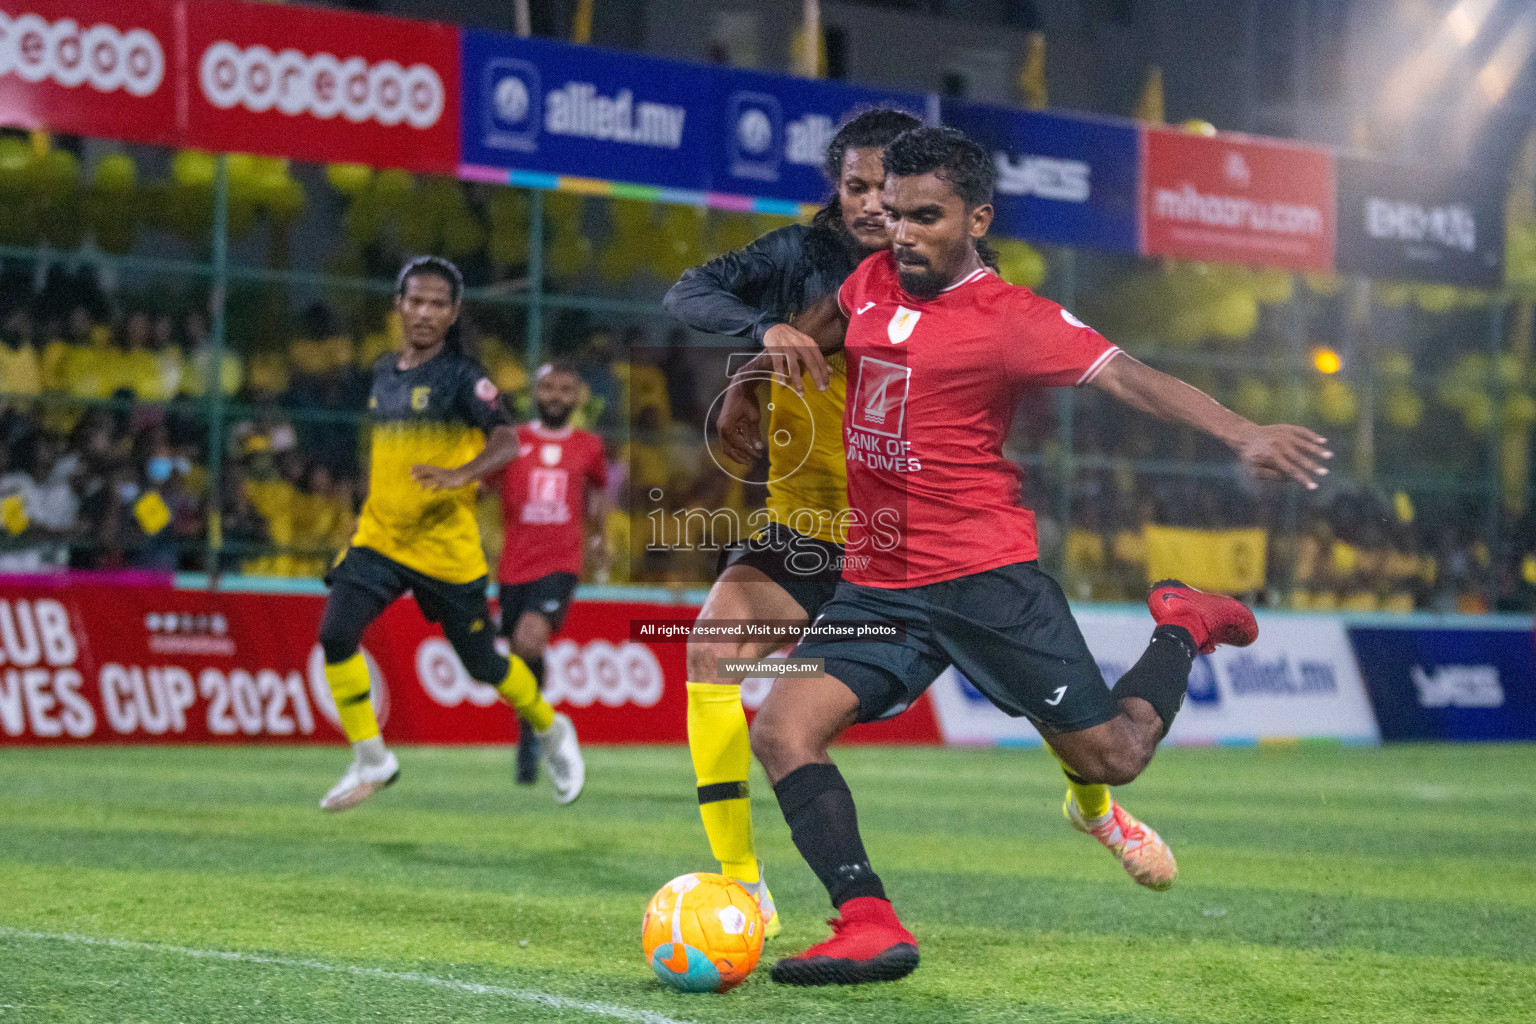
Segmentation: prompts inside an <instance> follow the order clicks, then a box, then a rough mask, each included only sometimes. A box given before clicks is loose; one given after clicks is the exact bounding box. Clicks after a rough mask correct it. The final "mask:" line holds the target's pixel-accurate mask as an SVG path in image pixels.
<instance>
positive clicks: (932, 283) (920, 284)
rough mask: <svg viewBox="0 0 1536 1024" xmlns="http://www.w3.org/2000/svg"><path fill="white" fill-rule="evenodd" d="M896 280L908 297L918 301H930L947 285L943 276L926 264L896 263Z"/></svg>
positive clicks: (899, 261)
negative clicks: (910, 296)
mask: <svg viewBox="0 0 1536 1024" xmlns="http://www.w3.org/2000/svg"><path fill="white" fill-rule="evenodd" d="M896 278H897V280H899V281H900V282H901V287H902V288H903V289H905V290H906V292H907V293H908V294H909V295H912V296H914V297H915V298H919V299H931V298H934V297H935V296H937V295H938V294H939V292H941V291H943V290H944V286H945V285H947V284H949V282H948V281H946V280H945V279H944V275H943V274H940V273H939V272H938V271H937V270H934V269H933V266H932V264H928V263H903V262H902V261H901V260H899V259H898V260H897V261H896Z"/></svg>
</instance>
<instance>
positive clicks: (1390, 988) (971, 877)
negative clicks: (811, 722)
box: [0, 745, 1536, 1024]
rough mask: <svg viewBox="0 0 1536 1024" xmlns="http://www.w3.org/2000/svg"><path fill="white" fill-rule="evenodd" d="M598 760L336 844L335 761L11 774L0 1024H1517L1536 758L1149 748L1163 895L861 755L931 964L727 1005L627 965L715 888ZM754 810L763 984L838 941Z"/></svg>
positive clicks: (681, 786)
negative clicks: (775, 911)
mask: <svg viewBox="0 0 1536 1024" xmlns="http://www.w3.org/2000/svg"><path fill="white" fill-rule="evenodd" d="M588 757H589V774H588V786H587V791H586V794H585V795H584V796H583V797H582V799H581V800H580V801H579V802H578V803H577V804H575V805H574V806H572V807H569V808H557V807H555V806H554V805H553V803H552V802H551V801H550V799H549V797H548V793H547V790H545V789H544V788H543V787H540V788H539V789H536V790H529V789H526V788H516V787H514V786H512V785H511V772H512V766H511V756H510V754H509V752H508V751H507V750H505V749H488V748H468V749H442V748H404V749H402V750H401V751H400V760H401V763H402V766H403V769H404V774H403V776H402V778H401V782H400V784H399V785H397V786H396V787H394V788H393V789H391V790H389V791H387V792H386V793H384V794H383V795H382V796H380V797H377V798H375V799H374V800H373V801H372V802H371V803H369V804H366V805H364V806H363V807H361V808H358V809H357V810H355V811H352V812H349V813H347V814H344V815H340V816H337V817H331V816H327V815H324V814H322V813H321V812H320V811H319V810H318V808H317V807H316V801H317V800H318V798H319V796H320V794H321V793H323V792H324V791H325V789H326V788H327V787H328V786H329V785H330V784H331V783H332V782H333V781H334V780H335V776H337V775H338V774H339V773H340V771H341V769H342V768H343V767H344V765H345V762H346V759H347V752H346V751H345V750H343V749H339V748H338V749H318V750H317V749H276V748H261V749H208V748H179V749H148V748H138V749H132V748H116V749H96V750H80V749H76V750H48V751H41V750H17V749H11V750H3V751H0V1024H9V1022H13V1021H28V1022H30V1021H50V1022H51V1021H58V1022H70V1024H78V1022H88V1021H102V1022H108V1021H110V1022H114V1024H116V1022H129V1021H133V1022H137V1021H144V1022H177V1021H185V1022H201V1021H208V1022H215V1021H217V1022H226V1021H241V1022H268V1021H306V1022H307V1021H345V1022H349V1024H350V1022H360V1021H433V1022H449V1021H482V1020H484V1021H493V1020H494V1021H519V1022H534V1024H539V1022H555V1021H559V1022H575V1021H587V1022H601V1021H606V1020H622V1021H632V1022H636V1024H666V1022H668V1021H693V1022H700V1024H703V1022H711V1021H721V1022H725V1021H796V1022H799V1021H816V1022H837V1021H870V1022H879V1024H907V1022H919V1021H921V1022H931V1024H962V1022H972V1021H997V1022H1002V1021H1009V1022H1014V1021H1043V1022H1065V1021H1116V1022H1131V1021H1136V1022H1141V1021H1148V1022H1160V1021H1168V1022H1175V1021H1177V1022H1218V1021H1219V1022H1239V1021H1242V1022H1247V1021H1256V1022H1257V1021H1297V1022H1322V1021H1383V1022H1389V1021H1390V1022H1397V1021H1413V1022H1415V1024H1429V1022H1439V1021H1475V1022H1478V1024H1493V1022H1498V1021H1522V1022H1529V1021H1532V1020H1536V827H1533V825H1532V821H1533V817H1536V785H1533V783H1532V779H1533V778H1536V747H1531V746H1459V747H1456V746H1435V747H1429V746H1424V747H1395V748H1385V749H1346V748H1339V747H1329V746H1310V745H1303V746H1297V747H1290V748H1278V749H1275V748H1268V749H1182V750H1181V749H1169V750H1164V751H1162V752H1161V753H1160V754H1159V755H1158V757H1157V759H1156V760H1155V761H1154V762H1153V764H1152V766H1151V768H1150V769H1149V770H1148V771H1147V773H1146V775H1145V777H1144V778H1143V779H1142V780H1141V781H1139V782H1137V783H1136V784H1135V785H1134V786H1131V787H1128V788H1126V789H1125V790H1124V791H1123V792H1122V797H1123V799H1124V801H1125V803H1126V806H1127V807H1129V808H1130V809H1131V810H1132V811H1134V812H1135V813H1137V814H1138V815H1140V816H1142V817H1143V818H1144V819H1145V820H1147V821H1148V822H1149V823H1151V824H1152V825H1154V826H1155V827H1156V828H1158V829H1159V830H1160V831H1161V832H1162V834H1163V835H1164V836H1165V837H1166V838H1167V839H1168V840H1169V841H1170V842H1171V844H1172V845H1173V848H1174V850H1175V852H1176V853H1177V854H1178V857H1179V861H1180V865H1181V870H1182V877H1181V878H1180V880H1179V882H1178V883H1177V884H1176V885H1175V886H1174V888H1173V889H1172V890H1171V891H1170V892H1167V893H1161V894H1160V893H1152V892H1148V891H1146V890H1144V889H1140V888H1138V887H1137V886H1136V885H1134V884H1133V883H1132V882H1131V881H1130V880H1129V879H1128V878H1127V877H1126V876H1125V875H1124V873H1123V872H1122V871H1121V870H1120V867H1119V866H1118V865H1117V864H1115V863H1114V861H1113V860H1112V859H1111V858H1110V856H1109V855H1108V854H1107V853H1105V852H1104V851H1102V850H1100V849H1099V848H1098V847H1097V845H1095V844H1094V843H1093V842H1092V841H1091V840H1090V839H1088V838H1087V837H1086V836H1081V835H1078V834H1077V833H1075V832H1072V831H1071V830H1070V829H1069V828H1068V827H1067V826H1066V824H1065V823H1064V822H1063V820H1062V818H1061V813H1060V802H1061V777H1060V772H1059V771H1057V770H1056V768H1055V766H1054V764H1053V762H1052V761H1051V760H1050V759H1049V758H1048V757H1047V756H1046V755H1045V754H1044V753H1042V752H1040V751H1038V750H1035V751H1027V750H1024V751H1021V750H1011V751H1010V750H986V751H963V750H962V751H957V750H938V749H911V750H897V749H852V750H846V751H843V752H842V753H841V754H840V755H839V759H840V762H841V764H842V766H843V770H844V772H845V773H846V774H847V776H848V779H849V783H850V785H851V786H852V788H853V791H854V794H855V795H856V797H857V798H858V800H859V810H860V816H861V821H862V824H863V826H864V835H865V839H866V841H867V844H868V846H869V849H870V853H871V857H872V858H873V860H874V863H875V866H876V868H877V870H879V871H880V872H881V874H882V876H883V877H884V879H885V881H886V885H887V887H888V889H889V890H890V893H891V895H892V897H893V899H894V900H895V902H896V906H897V908H898V910H900V911H901V912H902V913H903V915H904V917H905V918H906V921H907V923H908V924H909V925H910V926H911V928H912V930H913V931H914V932H916V933H917V936H918V938H919V940H920V942H921V948H922V956H923V961H922V966H921V967H919V968H918V970H917V972H916V973H915V974H914V975H913V976H912V977H910V978H908V979H907V980H905V981H902V982H898V983H895V984H888V985H877V986H867V987H863V988H857V989H810V990H805V989H788V988H783V987H780V986H776V985H774V984H773V983H772V982H771V981H769V979H768V972H767V971H766V970H762V969H760V970H759V971H758V972H757V973H756V974H755V975H754V976H753V977H752V978H751V979H750V980H749V981H748V982H747V983H746V984H745V985H744V986H742V987H741V988H740V989H738V990H736V991H734V992H731V993H729V994H727V995H724V996H685V995H679V994H674V993H671V992H667V991H664V990H662V989H661V988H660V987H659V986H658V984H657V983H656V982H655V981H654V979H653V978H652V977H651V974H650V971H649V968H648V967H647V966H646V965H645V963H644V961H643V960H642V957H641V954H640V948H639V926H640V914H641V910H642V908H643V907H644V905H645V902H646V900H647V899H648V898H649V897H650V895H651V893H652V892H654V891H655V890H656V889H657V888H658V887H659V886H660V885H661V884H662V883H663V882H665V881H666V880H667V879H669V878H671V877H673V876H674V875H677V874H681V873H682V872H684V871H689V870H701V869H703V870H707V869H710V868H712V867H713V862H712V861H710V859H709V857H708V852H707V847H706V846H705V843H704V836H703V831H702V829H701V828H700V826H699V823H698V817H697V813H696V810H695V807H694V802H693V777H692V774H691V771H690V769H689V766H688V756H687V752H686V751H684V750H682V749H680V748H666V749H663V748H639V749H614V748H608V749H602V748H599V749H593V750H591V751H589V752H588ZM754 792H755V794H756V796H755V813H756V820H757V823H758V832H759V844H760V846H761V848H762V850H763V853H764V856H765V857H766V858H767V861H768V870H769V874H768V878H769V881H770V883H771V884H772V885H773V888H774V892H775V895H776V896H777V897H778V899H779V903H780V907H781V909H782V912H783V916H784V921H785V931H784V934H783V935H782V936H781V937H780V938H779V939H777V940H776V941H774V942H773V943H771V944H770V945H769V947H768V949H767V951H766V953H765V960H771V959H772V958H773V956H774V955H775V954H778V955H783V954H785V953H790V952H795V951H798V950H799V949H801V948H803V946H804V945H805V944H807V943H809V942H812V941H819V940H820V939H821V938H822V937H823V936H824V935H825V931H826V930H825V927H824V925H823V924H822V919H823V918H824V917H826V916H827V915H828V913H829V908H828V907H827V905H826V899H825V895H824V894H823V892H822V891H821V889H820V887H819V886H818V885H817V883H816V880H815V878H814V877H813V876H812V875H811V873H810V871H809V870H808V869H807V868H806V867H804V865H803V864H802V863H801V862H800V860H799V858H798V857H797V856H796V854H795V851H794V848H793V847H792V846H791V845H790V842H789V836H788V831H787V829H786V828H785V826H784V824H783V821H782V819H781V818H780V817H779V814H778V809H777V807H776V806H775V805H774V803H773V800H772V797H771V793H770V791H769V789H768V787H767V785H766V784H765V783H763V782H762V781H761V776H758V781H757V783H756V786H755V790H754ZM86 940H90V941H86ZM107 940H113V941H107Z"/></svg>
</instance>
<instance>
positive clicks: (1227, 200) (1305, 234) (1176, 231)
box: [1141, 130, 1334, 270]
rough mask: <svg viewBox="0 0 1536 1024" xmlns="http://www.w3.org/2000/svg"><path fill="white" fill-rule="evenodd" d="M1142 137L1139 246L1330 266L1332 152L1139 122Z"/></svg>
mask: <svg viewBox="0 0 1536 1024" xmlns="http://www.w3.org/2000/svg"><path fill="white" fill-rule="evenodd" d="M1144 138H1145V141H1144V143H1143V150H1142V154H1143V155H1142V162H1143V167H1142V196H1141V237H1142V251H1143V252H1145V253H1147V254H1149V255H1154V256H1179V257H1183V258H1186V259H1195V260H1207V261H1212V262H1222V263H1239V264H1256V265H1264V266H1277V267H1291V268H1294V269H1297V270H1331V269H1332V268H1333V255H1334V161H1333V155H1332V154H1330V153H1328V152H1327V151H1325V150H1321V149H1312V148H1308V147H1305V146H1296V145H1291V144H1288V143H1280V142H1272V141H1268V140H1259V139H1254V138H1250V137H1246V136H1242V137H1234V136H1227V135H1222V136H1217V137H1215V138H1209V137H1206V136H1201V135H1191V134H1189V133H1187V132H1177V131H1161V130H1148V131H1146V132H1145V135H1144Z"/></svg>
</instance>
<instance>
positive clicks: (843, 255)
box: [806, 107, 923, 270]
mask: <svg viewBox="0 0 1536 1024" xmlns="http://www.w3.org/2000/svg"><path fill="white" fill-rule="evenodd" d="M922 125H923V122H922V119H920V118H919V117H917V116H916V115H915V114H911V113H908V112H907V111H905V110H897V109H895V108H893V107H868V108H866V109H864V110H860V111H857V112H856V113H853V114H850V115H849V116H848V117H847V118H846V119H845V120H844V121H843V125H842V127H841V128H839V129H838V130H837V134H836V135H834V136H832V141H831V142H829V143H827V155H826V157H825V158H824V159H823V160H822V164H821V170H822V173H823V174H825V175H826V176H827V180H828V181H830V182H831V183H832V184H833V187H834V191H833V193H832V199H831V201H829V202H828V203H827V205H825V206H823V207H822V208H821V209H819V210H817V211H816V216H815V217H813V218H812V219H811V233H810V235H809V236H807V238H806V249H807V255H808V256H809V257H810V258H811V260H812V261H813V262H814V263H816V264H817V265H818V266H831V265H834V264H835V263H837V262H847V263H849V269H850V270H851V269H853V268H852V264H855V263H857V262H858V260H857V258H856V254H855V252H854V244H853V239H852V238H850V237H849V236H848V229H847V228H846V227H844V226H843V204H842V200H840V199H839V198H838V196H837V192H836V185H837V181H838V179H839V178H840V177H842V173H843V158H844V157H846V156H847V155H848V151H849V150H850V149H880V150H883V149H885V147H886V146H887V145H888V144H889V143H890V141H891V140H892V139H894V138H896V136H898V135H900V134H901V133H902V132H905V131H910V130H911V129H913V128H921V127H922Z"/></svg>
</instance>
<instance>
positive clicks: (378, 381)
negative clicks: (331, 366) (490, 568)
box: [352, 348, 512, 583]
mask: <svg viewBox="0 0 1536 1024" xmlns="http://www.w3.org/2000/svg"><path fill="white" fill-rule="evenodd" d="M399 358H400V355H399V353H398V352H390V353H387V354H385V355H383V356H380V357H379V359H378V360H377V361H376V362H375V363H374V364H373V390H372V393H371V394H370V395H369V398H368V411H369V414H370V416H371V417H372V447H373V455H372V466H371V469H370V470H369V474H368V499H367V501H365V502H364V503H363V511H362V515H361V516H360V517H359V519H358V524H357V533H356V535H354V536H353V538H352V543H353V545H354V546H356V547H363V548H371V549H372V550H374V551H377V552H378V553H379V554H381V555H384V556H385V557H387V558H391V559H394V560H395V561H397V562H399V563H400V564H402V565H405V566H407V567H409V568H411V569H415V570H416V571H417V572H419V573H423V574H425V575H427V576H431V577H433V578H434V579H439V580H443V581H444V582H447V583H468V582H470V581H472V580H476V579H479V578H480V577H482V576H484V575H486V573H487V569H486V564H485V552H484V551H483V550H482V549H481V547H480V530H479V527H478V526H477V525H476V522H475V489H476V487H477V486H478V485H477V484H466V485H465V486H463V487H460V488H456V489H455V490H451V491H435V490H428V489H427V488H425V487H422V486H421V485H420V484H418V483H417V482H416V481H415V480H413V479H411V467H412V466H415V465H433V466H447V467H450V468H451V467H455V466H462V465H463V464H464V463H466V462H468V461H469V460H470V459H472V458H474V457H475V456H476V455H479V454H480V451H481V449H483V448H484V447H485V435H486V433H488V432H489V431H491V430H492V429H494V428H495V427H498V426H503V425H507V426H510V425H511V423H512V418H511V416H509V415H508V413H507V411H506V408H505V407H504V406H503V404H502V401H501V396H500V394H499V393H498V392H497V390H496V387H495V385H493V384H492V383H491V381H490V379H489V378H488V377H487V376H486V374H485V369H484V368H483V367H482V366H481V365H480V364H479V362H477V361H476V360H474V359H471V358H469V357H468V356H465V355H463V354H462V353H460V352H458V351H457V350H455V349H452V348H444V349H443V350H442V351H441V352H439V353H438V354H437V355H435V356H433V357H432V358H431V359H429V360H427V361H426V362H425V363H422V364H421V365H420V366H415V367H412V368H411V369H409V370H401V369H399V368H398V365H397V364H398V361H399Z"/></svg>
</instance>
